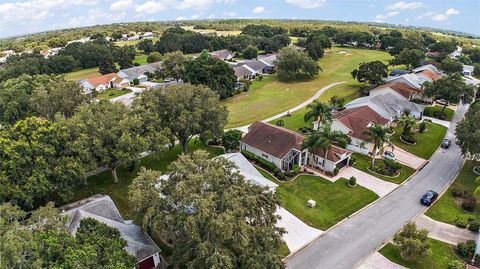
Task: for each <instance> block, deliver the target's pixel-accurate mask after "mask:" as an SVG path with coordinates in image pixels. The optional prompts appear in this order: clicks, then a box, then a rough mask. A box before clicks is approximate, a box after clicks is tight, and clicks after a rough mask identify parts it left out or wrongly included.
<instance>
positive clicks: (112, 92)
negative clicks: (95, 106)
mask: <svg viewBox="0 0 480 269" xmlns="http://www.w3.org/2000/svg"><path fill="white" fill-rule="evenodd" d="M129 92H130V91H127V90H117V89H108V90H105V91H103V92H101V93H99V94H98V95H97V99H99V100H109V99H112V98H114V97H118V96H120V95H124V94H127V93H129Z"/></svg>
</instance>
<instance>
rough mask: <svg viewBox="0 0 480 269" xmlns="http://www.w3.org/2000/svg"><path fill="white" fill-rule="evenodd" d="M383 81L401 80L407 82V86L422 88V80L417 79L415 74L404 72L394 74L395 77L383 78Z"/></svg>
mask: <svg viewBox="0 0 480 269" xmlns="http://www.w3.org/2000/svg"><path fill="white" fill-rule="evenodd" d="M385 82H386V83H388V82H401V83H404V84H407V85H408V86H409V87H412V88H415V89H418V90H420V89H422V82H421V81H420V80H419V79H418V77H417V75H416V74H412V73H409V74H404V75H400V76H395V77H390V76H389V77H387V78H385Z"/></svg>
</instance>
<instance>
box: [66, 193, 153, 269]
mask: <svg viewBox="0 0 480 269" xmlns="http://www.w3.org/2000/svg"><path fill="white" fill-rule="evenodd" d="M60 210H61V212H62V213H61V214H62V215H64V216H67V217H68V222H67V227H68V231H69V232H70V233H71V234H72V235H75V234H76V232H77V229H78V227H79V226H80V220H82V219H85V218H92V219H95V220H97V221H99V222H101V223H104V224H106V225H108V226H110V227H113V228H116V229H118V231H119V232H120V236H121V237H122V238H123V239H124V240H125V241H126V242H127V246H126V247H125V250H126V251H127V252H128V253H129V254H131V255H133V256H134V257H135V258H136V259H137V261H138V268H139V269H150V268H155V267H158V266H159V265H160V264H161V263H162V259H161V257H160V251H161V250H160V248H159V247H158V246H157V244H155V242H154V241H153V240H152V239H151V238H150V237H149V236H148V235H147V234H146V233H145V232H143V231H142V229H141V228H140V227H139V226H138V225H136V224H134V223H133V222H132V221H129V220H124V219H123V217H122V215H121V214H120V212H119V211H118V209H117V207H116V206H115V203H114V202H113V201H112V199H111V198H110V197H109V196H107V195H100V194H97V195H95V196H91V197H89V198H86V199H83V200H80V201H78V202H75V203H72V204H69V205H66V206H63V207H61V208H60Z"/></svg>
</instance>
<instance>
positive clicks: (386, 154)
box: [383, 150, 395, 161]
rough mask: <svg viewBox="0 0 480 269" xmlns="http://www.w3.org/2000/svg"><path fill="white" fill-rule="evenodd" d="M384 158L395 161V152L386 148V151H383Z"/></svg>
mask: <svg viewBox="0 0 480 269" xmlns="http://www.w3.org/2000/svg"><path fill="white" fill-rule="evenodd" d="M383 158H385V159H388V160H392V161H395V154H393V152H391V151H388V150H386V151H385V152H383Z"/></svg>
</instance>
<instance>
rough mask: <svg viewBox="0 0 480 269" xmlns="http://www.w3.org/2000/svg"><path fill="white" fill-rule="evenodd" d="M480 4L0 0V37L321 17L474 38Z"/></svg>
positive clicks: (429, 0)
mask: <svg viewBox="0 0 480 269" xmlns="http://www.w3.org/2000/svg"><path fill="white" fill-rule="evenodd" d="M479 17H480V0H448V1H447V0H436V1H434V0H419V1H380V0H263V1H252V0H17V1H14V0H0V37H7V36H12V35H19V34H25V33H33V32H38V31H45V30H53V29H61V28H71V27H77V26H88V25H95V24H106V23H112V22H129V21H149V20H150V21H156V20H160V21H161V20H182V19H208V18H212V19H220V18H270V19H273V18H279V19H322V20H341V21H362V22H372V21H377V22H386V23H394V24H404V25H415V26H428V27H435V28H441V29H449V30H457V31H463V32H468V33H473V34H477V35H480V18H479Z"/></svg>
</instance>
